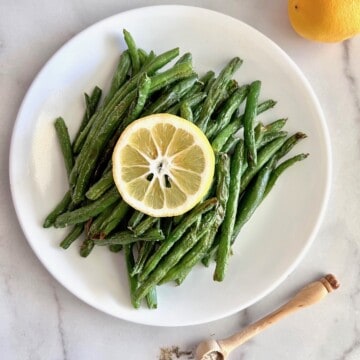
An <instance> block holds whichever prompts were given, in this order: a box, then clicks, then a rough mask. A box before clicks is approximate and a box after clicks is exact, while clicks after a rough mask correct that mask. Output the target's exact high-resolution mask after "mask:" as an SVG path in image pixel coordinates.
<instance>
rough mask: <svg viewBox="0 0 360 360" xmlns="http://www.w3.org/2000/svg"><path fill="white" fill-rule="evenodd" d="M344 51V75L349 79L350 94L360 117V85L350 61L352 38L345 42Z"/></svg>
mask: <svg viewBox="0 0 360 360" xmlns="http://www.w3.org/2000/svg"><path fill="white" fill-rule="evenodd" d="M343 52H344V61H343V64H344V75H345V78H346V80H347V81H348V85H349V89H350V96H351V97H352V99H353V102H354V105H355V106H356V109H357V111H358V116H359V117H360V87H359V84H358V82H357V79H356V77H355V75H354V72H353V69H352V67H351V63H350V57H351V40H347V41H344V42H343ZM357 59H358V60H357V62H355V63H357V64H358V63H359V60H360V58H359V56H358V57H357Z"/></svg>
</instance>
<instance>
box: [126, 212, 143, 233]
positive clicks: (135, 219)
mask: <svg viewBox="0 0 360 360" xmlns="http://www.w3.org/2000/svg"><path fill="white" fill-rule="evenodd" d="M144 216H145V214H144V213H142V212H140V211H138V210H135V211H134V212H133V214H132V215H131V217H130V220H129V222H128V226H127V227H128V229H129V230H133V229H134V228H135V227H136V226H137V225H138V224H139V222H140V221H141V219H142V218H143V217H144Z"/></svg>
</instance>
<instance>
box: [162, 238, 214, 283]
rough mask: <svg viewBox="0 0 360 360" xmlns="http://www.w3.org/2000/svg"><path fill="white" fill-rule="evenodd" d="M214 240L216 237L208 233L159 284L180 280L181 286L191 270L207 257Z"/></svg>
mask: <svg viewBox="0 0 360 360" xmlns="http://www.w3.org/2000/svg"><path fill="white" fill-rule="evenodd" d="M213 239H214V237H212V236H210V231H207V232H206V233H205V234H204V235H203V236H202V237H201V239H200V240H199V242H198V243H197V244H196V245H195V246H194V247H193V248H192V249H191V250H190V251H189V252H188V253H186V254H185V256H183V257H182V258H181V260H180V261H179V262H178V263H177V264H176V265H175V266H174V267H172V268H171V269H170V270H169V271H168V272H167V274H166V275H165V276H164V277H163V278H162V279H161V281H160V282H159V285H161V284H165V283H166V282H169V281H172V280H178V285H180V284H181V283H182V282H183V281H184V279H185V277H186V276H187V275H188V274H189V272H190V271H191V269H192V268H193V267H194V266H195V265H196V264H197V263H198V262H199V261H200V260H201V259H202V258H203V257H204V256H205V255H206V253H207V251H208V250H209V248H210V247H211V244H212V240H213Z"/></svg>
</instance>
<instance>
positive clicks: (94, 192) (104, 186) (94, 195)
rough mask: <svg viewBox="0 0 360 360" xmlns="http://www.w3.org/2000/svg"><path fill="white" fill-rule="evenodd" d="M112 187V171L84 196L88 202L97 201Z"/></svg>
mask: <svg viewBox="0 0 360 360" xmlns="http://www.w3.org/2000/svg"><path fill="white" fill-rule="evenodd" d="M113 185H114V178H113V175H112V170H109V171H107V172H106V173H105V174H104V175H103V176H102V177H101V178H100V180H98V181H97V182H96V183H95V184H94V185H92V186H91V187H90V188H89V190H88V191H87V192H86V194H85V196H86V197H87V198H88V199H89V200H97V199H98V198H99V197H100V196H101V195H103V194H104V193H105V192H106V191H107V190H109V189H110V188H111V187H112V186H113Z"/></svg>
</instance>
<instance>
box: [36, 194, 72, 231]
mask: <svg viewBox="0 0 360 360" xmlns="http://www.w3.org/2000/svg"><path fill="white" fill-rule="evenodd" d="M70 203H71V193H70V191H67V192H66V193H65V195H64V197H63V198H62V200H61V201H60V202H59V204H58V205H56V207H55V209H54V210H53V211H51V213H50V214H49V215H48V216H47V217H46V219H45V221H44V224H43V227H44V228H49V227H50V226H53V225H54V223H55V220H56V218H57V217H58V216H59V215H61V214H63V213H64V212H65V211H66V210H67V209H68V206H69V205H70Z"/></svg>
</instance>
